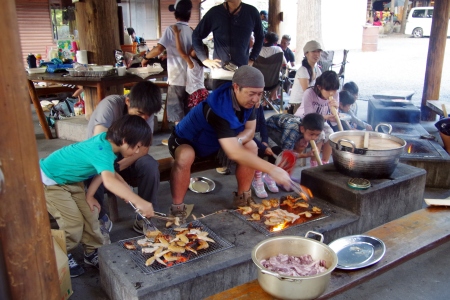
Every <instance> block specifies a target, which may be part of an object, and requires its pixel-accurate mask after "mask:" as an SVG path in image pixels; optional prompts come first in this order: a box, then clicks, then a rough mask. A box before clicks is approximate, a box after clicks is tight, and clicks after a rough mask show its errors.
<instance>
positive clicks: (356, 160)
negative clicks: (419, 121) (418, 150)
mask: <svg viewBox="0 0 450 300" xmlns="http://www.w3.org/2000/svg"><path fill="white" fill-rule="evenodd" d="M379 126H388V127H390V130H389V133H390V131H391V130H392V127H391V125H389V124H379V125H377V127H376V128H375V131H371V132H369V140H370V143H369V147H368V148H364V147H363V145H362V142H361V141H363V139H364V131H358V130H349V131H340V132H335V133H332V134H331V135H330V140H329V143H330V145H331V148H332V156H333V163H334V165H335V167H336V169H338V171H339V172H341V173H344V174H346V175H348V176H350V177H363V178H368V179H375V178H387V177H389V176H390V175H391V174H392V173H393V172H394V170H395V168H396V167H397V164H398V162H399V159H400V155H401V154H402V153H403V151H404V148H405V146H406V141H405V140H403V139H401V138H399V137H396V136H392V135H390V134H386V133H380V132H376V131H377V130H378V127H379Z"/></svg>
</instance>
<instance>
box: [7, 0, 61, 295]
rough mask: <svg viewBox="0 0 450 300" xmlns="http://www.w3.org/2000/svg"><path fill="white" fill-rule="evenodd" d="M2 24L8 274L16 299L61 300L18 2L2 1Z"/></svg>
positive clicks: (8, 283) (10, 293) (9, 284)
mask: <svg viewBox="0 0 450 300" xmlns="http://www.w3.org/2000/svg"><path fill="white" fill-rule="evenodd" d="M0 19H1V20H2V21H1V22H0V30H1V31H2V33H3V34H2V35H0V43H1V44H2V45H8V46H7V47H1V48H0V74H2V76H1V78H2V79H1V80H0V107H1V109H0V111H1V112H2V116H1V118H0V128H1V130H0V149H1V151H0V168H1V171H2V173H3V175H4V183H3V184H0V189H1V191H0V237H1V240H2V242H1V247H2V251H0V253H2V254H1V255H2V257H1V258H0V260H1V261H2V265H3V266H4V268H5V269H4V270H2V272H5V273H6V274H8V277H7V285H8V286H9V288H8V290H9V296H10V297H11V299H61V295H60V290H59V278H58V271H57V268H56V259H55V253H54V250H53V243H52V237H51V232H50V222H49V218H48V214H47V209H46V205H45V198H44V191H43V185H42V182H41V176H40V171H39V170H40V169H39V163H38V155H37V146H36V137H35V134H34V128H33V123H32V116H31V106H30V98H29V95H28V89H27V78H26V74H25V72H24V70H23V68H22V65H23V61H22V51H21V47H20V43H19V38H18V37H17V34H16V32H15V30H11V28H17V27H18V24H17V14H16V4H15V1H14V0H4V1H2V9H1V10H0ZM14 66H16V67H14ZM0 177H1V176H0ZM0 180H1V179H0ZM2 278H3V276H2ZM1 284H2V285H3V284H5V282H2V283H1Z"/></svg>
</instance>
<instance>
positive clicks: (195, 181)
mask: <svg viewBox="0 0 450 300" xmlns="http://www.w3.org/2000/svg"><path fill="white" fill-rule="evenodd" d="M215 187H216V184H215V183H214V181H212V180H211V179H209V178H206V177H192V178H191V183H190V184H189V189H190V190H191V191H193V192H194V193H199V194H205V193H209V192H211V191H213V190H214V188H215Z"/></svg>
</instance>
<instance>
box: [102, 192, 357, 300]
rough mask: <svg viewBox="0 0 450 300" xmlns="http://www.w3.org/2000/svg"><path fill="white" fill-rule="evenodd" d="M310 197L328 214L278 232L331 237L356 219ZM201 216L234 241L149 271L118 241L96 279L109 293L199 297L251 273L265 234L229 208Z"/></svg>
mask: <svg viewBox="0 0 450 300" xmlns="http://www.w3.org/2000/svg"><path fill="white" fill-rule="evenodd" d="M314 203H315V205H318V206H319V207H321V208H322V209H325V210H327V211H329V212H330V216H329V217H327V218H324V219H321V220H318V221H313V222H311V223H308V224H305V225H304V226H303V225H300V226H296V227H292V228H288V229H286V230H284V231H283V232H281V233H280V234H281V235H296V236H304V235H305V234H306V232H307V231H309V230H314V231H318V232H322V233H323V234H324V235H325V236H326V237H327V239H328V240H329V241H331V240H334V239H336V238H338V237H339V236H340V235H339V234H341V233H340V228H343V227H346V228H347V226H348V225H349V224H353V223H355V222H356V221H357V220H358V219H359V217H358V216H357V215H355V214H354V213H352V212H350V211H348V210H345V209H343V208H339V207H336V206H334V205H330V204H329V203H327V202H326V201H324V200H321V199H316V198H315V199H314ZM201 222H202V223H204V224H205V225H206V226H207V227H208V228H210V229H211V230H212V231H213V232H214V233H216V234H217V235H219V236H220V237H221V238H223V239H226V240H227V241H229V242H231V243H232V244H233V245H234V247H232V248H230V249H226V250H223V251H221V252H217V253H214V254H211V255H209V256H205V257H203V258H201V259H196V260H195V261H191V262H187V263H185V264H182V265H177V266H174V267H172V268H169V269H167V270H162V271H159V272H156V273H153V274H149V275H146V274H144V273H143V272H142V271H141V270H140V268H139V267H138V266H137V265H136V264H135V262H134V261H133V260H132V259H131V255H130V254H128V253H127V251H128V250H125V249H124V248H123V247H121V246H120V245H119V244H118V243H113V244H111V245H106V246H103V247H101V248H100V249H99V261H100V280H101V285H102V288H103V289H104V290H105V292H106V293H107V294H108V296H109V298H110V299H111V300H119V299H120V300H123V299H127V300H132V299H203V298H205V297H208V296H211V295H213V294H216V293H218V292H221V291H224V290H226V289H229V288H232V287H234V286H237V285H240V284H243V283H246V282H249V281H251V280H254V279H256V277H257V269H256V267H255V266H254V264H253V262H252V260H251V251H252V249H253V247H254V246H255V245H257V244H258V243H259V242H260V241H262V240H264V239H267V238H268V237H267V236H265V235H264V234H262V233H260V232H259V231H257V230H256V229H254V228H253V227H251V226H250V225H249V224H248V222H244V221H242V220H241V219H239V218H237V217H236V216H234V215H232V214H231V213H229V212H225V213H221V214H216V215H212V216H209V217H206V218H204V219H201ZM345 234H351V233H350V232H348V233H345ZM329 241H328V242H329Z"/></svg>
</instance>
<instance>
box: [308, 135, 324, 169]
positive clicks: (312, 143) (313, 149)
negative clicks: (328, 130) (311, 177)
mask: <svg viewBox="0 0 450 300" xmlns="http://www.w3.org/2000/svg"><path fill="white" fill-rule="evenodd" d="M309 143H310V144H311V148H312V151H313V153H314V156H315V157H316V161H317V164H318V165H319V166H321V165H322V159H321V158H320V153H319V149H317V145H316V142H315V141H314V140H310V141H309Z"/></svg>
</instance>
